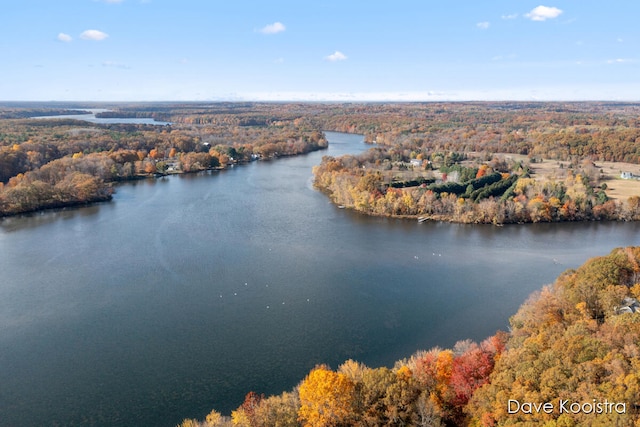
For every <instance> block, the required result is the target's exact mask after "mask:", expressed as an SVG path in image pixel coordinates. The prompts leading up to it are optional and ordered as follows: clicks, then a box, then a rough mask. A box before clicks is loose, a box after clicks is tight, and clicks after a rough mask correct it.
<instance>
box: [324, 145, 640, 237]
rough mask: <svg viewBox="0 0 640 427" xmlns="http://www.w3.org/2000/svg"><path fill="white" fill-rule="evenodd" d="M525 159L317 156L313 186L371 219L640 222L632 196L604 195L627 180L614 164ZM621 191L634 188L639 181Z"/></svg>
mask: <svg viewBox="0 0 640 427" xmlns="http://www.w3.org/2000/svg"><path fill="white" fill-rule="evenodd" d="M523 157H524V156H516V155H506V154H498V155H486V154H485V155H479V154H478V153H456V152H454V153H450V154H448V155H447V156H444V157H443V156H442V154H441V153H439V152H434V153H431V154H425V155H422V154H421V157H420V158H416V159H411V160H410V161H403V160H397V161H393V160H390V158H389V157H388V154H387V151H386V150H385V149H375V150H369V151H368V152H366V153H363V154H361V155H360V156H344V157H340V158H323V161H322V163H321V164H320V165H319V166H316V167H314V169H313V172H314V185H315V186H316V188H318V189H319V190H321V191H322V192H323V193H325V194H326V195H327V196H328V197H329V198H330V199H331V201H332V202H333V203H334V204H336V205H338V206H341V207H346V208H349V209H353V210H355V211H357V212H360V213H363V214H366V215H371V216H383V217H393V218H413V219H421V220H422V221H425V220H435V221H447V222H454V223H463V224H496V225H501V224H515V223H518V224H520V223H538V222H572V221H601V220H614V221H615V220H618V221H636V220H639V219H640V197H639V196H638V195H637V194H636V195H631V196H630V197H628V198H626V199H623V198H621V197H617V198H609V196H608V195H607V190H608V189H609V186H611V187H613V188H614V189H615V190H616V191H617V192H616V193H615V194H617V195H619V194H620V190H619V186H620V185H622V184H623V183H625V180H622V179H618V180H615V181H614V176H613V175H612V174H611V171H612V170H615V169H613V168H614V166H611V165H609V166H608V169H607V171H606V173H605V171H604V170H603V169H602V167H598V166H597V165H596V164H595V163H593V162H590V161H589V162H582V163H580V164H576V163H562V162H553V165H554V167H549V164H550V163H552V162H551V161H549V160H546V161H544V160H542V159H536V158H531V159H530V161H527V160H526V158H523ZM543 163H544V165H545V166H544V167H542V166H541V165H542V164H543ZM618 166H619V167H622V166H620V165H616V167H618ZM633 184H635V186H633ZM614 185H615V187H614ZM627 186H628V187H629V188H635V189H640V182H636V181H634V182H630V183H629V184H628V185H627ZM627 194H633V193H632V192H629V193H627Z"/></svg>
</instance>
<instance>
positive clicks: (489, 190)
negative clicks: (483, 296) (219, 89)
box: [0, 102, 640, 224]
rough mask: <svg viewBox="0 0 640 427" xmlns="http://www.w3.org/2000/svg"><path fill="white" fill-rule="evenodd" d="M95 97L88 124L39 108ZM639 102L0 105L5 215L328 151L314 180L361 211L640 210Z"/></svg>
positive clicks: (603, 214) (587, 216) (567, 215)
mask: <svg viewBox="0 0 640 427" xmlns="http://www.w3.org/2000/svg"><path fill="white" fill-rule="evenodd" d="M98 107H100V108H104V109H107V110H108V111H103V112H100V113H98V114H97V117H103V118H146V119H156V120H162V121H166V122H169V123H170V124H169V125H166V126H159V125H150V124H129V123H127V124H96V123H88V122H82V121H78V120H72V119H64V118H56V119H48V120H42V119H34V118H33V117H35V116H43V115H60V114H78V112H79V111H81V110H83V109H87V108H98ZM639 124H640V105H639V104H631V103H604V102H572V103H558V102H556V103H522V102H519V103H518V102H467V103H358V104H351V103H341V104H326V103H282V104H281V103H211V104H201V103H184V104H175V103H173V104H170V103H154V104H122V105H102V104H101V105H95V104H86V105H78V104H63V103H30V104H24V103H23V104H18V103H5V104H3V105H0V216H6V215H12V214H17V213H23V212H30V211H36V210H40V209H46V208H51V207H63V206H70V205H77V204H84V203H89V202H95V201H103V200H109V199H110V198H111V195H112V192H113V187H112V183H114V182H117V181H122V180H130V179H139V178H144V177H152V176H161V175H166V174H172V173H190V172H198V171H203V170H216V169H224V168H226V167H229V166H231V165H234V164H238V163H244V162H249V161H252V160H265V159H273V158H277V157H281V156H291V155H297V154H303V153H307V152H310V151H313V150H318V149H323V148H325V147H326V146H327V141H326V139H325V138H324V135H323V133H322V132H323V131H339V132H348V133H359V134H363V135H364V138H365V142H367V143H369V144H371V146H372V148H371V149H370V150H368V151H367V152H365V153H363V154H361V155H359V156H343V157H341V158H331V157H326V158H324V159H323V161H322V164H320V165H319V166H318V167H316V168H315V169H314V174H315V185H316V187H317V188H319V189H320V190H322V191H323V192H325V193H326V194H328V195H329V197H330V198H331V199H332V201H334V202H335V203H336V204H337V205H340V206H341V207H346V208H351V209H355V210H357V211H359V212H362V213H365V214H369V215H383V216H399V217H413V218H418V219H420V220H427V219H429V220H444V221H453V222H467V223H493V224H504V223H516V222H517V223H520V222H551V221H583V220H637V219H639V218H640V198H639V197H638V195H639V194H640V181H638V180H637V177H638V176H639V175H640V167H638V164H639V163H640V127H639V126H638V125H639Z"/></svg>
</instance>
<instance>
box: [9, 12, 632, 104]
mask: <svg viewBox="0 0 640 427" xmlns="http://www.w3.org/2000/svg"><path fill="white" fill-rule="evenodd" d="M4 3H5V4H3V7H2V9H1V10H0V17H1V21H0V22H2V25H0V58H2V59H1V61H2V65H1V67H0V76H1V78H0V100H42V101H48V100H77V101H162V100H169V101H174V100H177V101H182V100H184V101H187V100H195V101H200V100H211V101H215V100H420V101H429V100H434V101H435V100H502V99H505V100H634V101H640V77H639V76H640V25H638V24H637V22H636V21H637V19H638V16H640V2H638V1H636V0H610V1H607V2H604V1H595V0H566V1H554V0H549V1H547V0H542V2H540V0H535V1H523V0H517V1H516V0H510V1H507V0H503V1H500V0H499V1H490V2H481V1H477V0H472V1H471V0H470V1H467V0H447V1H444V0H440V1H431V0H421V1H419V0H394V1H374V0H370V1H356V0H354V1H350V0H339V1H336V0H326V1H322V0H319V1H314V2H304V1H284V0H283V1H249V0H234V1H219V0H200V1H198V0H119V1H118V0H7V1H6V2H4Z"/></svg>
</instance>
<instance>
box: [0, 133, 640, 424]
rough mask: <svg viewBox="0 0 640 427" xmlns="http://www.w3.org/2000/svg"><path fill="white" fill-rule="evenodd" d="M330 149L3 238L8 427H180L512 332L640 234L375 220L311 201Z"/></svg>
mask: <svg viewBox="0 0 640 427" xmlns="http://www.w3.org/2000/svg"><path fill="white" fill-rule="evenodd" d="M327 137H328V139H329V141H330V147H329V149H328V150H326V151H320V152H315V153H311V154H308V155H304V156H298V157H291V158H284V159H279V160H275V161H263V162H254V163H251V164H248V165H244V166H240V167H234V168H231V169H229V170H227V171H224V172H210V173H204V174H199V175H180V176H171V177H165V178H160V179H156V180H145V181H136V182H132V183H127V184H123V185H120V186H118V187H117V192H116V194H115V196H114V199H113V201H112V202H110V203H103V204H97V205H93V206H89V207H84V208H79V209H69V210H62V211H54V212H44V213H38V214H33V215H28V216H23V217H15V218H8V219H5V220H3V221H2V222H0V274H1V278H0V425H5V426H15V425H56V424H58V425H109V426H131V425H136V426H175V425H176V424H177V423H179V422H180V421H181V420H182V419H183V418H187V417H189V418H195V417H197V418H200V419H202V418H203V417H204V416H205V415H206V414H207V413H208V412H209V411H210V410H211V409H213V408H216V409H217V410H219V411H222V412H223V413H226V414H229V413H230V411H231V410H232V409H235V408H236V407H237V406H239V405H240V404H241V403H242V401H243V398H244V395H245V394H246V393H247V392H249V391H252V390H253V391H256V392H258V393H265V394H266V395H269V394H279V393H281V392H282V391H284V390H290V389H292V388H293V387H294V386H295V385H296V384H297V383H298V382H299V381H301V380H302V379H303V378H304V376H305V375H306V374H307V373H308V371H309V370H310V369H312V368H313V367H314V366H315V365H316V364H319V363H327V364H329V365H330V366H331V367H333V368H336V367H337V366H338V365H339V364H340V363H342V362H343V361H345V360H346V359H349V358H353V359H356V360H358V361H361V362H364V363H366V364H367V365H369V366H381V365H387V366H392V365H393V362H394V361H395V360H397V359H400V358H403V357H408V356H410V355H411V354H412V353H414V352H415V351H416V350H419V349H428V348H431V347H433V346H442V347H450V346H452V345H453V344H454V343H455V342H456V341H458V340H462V339H466V338H471V339H474V340H482V339H484V338H485V337H487V336H489V335H491V334H493V333H495V331H496V330H497V329H503V330H506V329H507V327H508V319H509V316H511V315H513V314H514V313H515V311H516V310H517V308H518V307H519V305H520V304H521V303H522V302H523V301H524V300H525V299H526V297H527V296H528V295H529V294H530V293H531V292H532V291H535V290H537V289H540V288H541V287H542V286H543V285H544V284H546V283H550V282H552V281H553V280H554V278H555V277H556V276H557V275H558V274H560V273H561V272H562V271H564V270H566V269H568V268H575V267H577V266H579V265H580V264H582V263H583V262H584V261H585V260H587V259H588V258H590V257H593V256H597V255H604V254H607V253H609V252H610V251H611V250H612V249H613V248H614V247H619V246H627V245H640V239H639V238H638V231H640V225H639V224H637V223H573V224H530V225H509V226H504V227H493V226H488V225H482V226H477V225H460V224H447V223H422V224H418V223H417V221H410V220H395V219H387V218H373V217H366V216H362V215H359V214H356V213H354V212H351V211H349V210H346V209H338V208H336V207H335V206H333V205H332V204H330V203H329V201H328V199H327V197H326V196H324V195H323V194H321V193H319V192H317V191H315V190H314V189H313V187H312V175H311V168H312V166H313V165H316V164H319V163H320V160H321V158H322V156H323V155H327V154H330V155H334V156H337V155H341V154H344V153H357V152H361V151H363V150H365V149H367V148H368V147H367V146H366V145H365V144H364V143H363V142H362V136H358V135H346V134H339V133H330V132H329V133H327Z"/></svg>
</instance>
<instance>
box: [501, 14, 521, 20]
mask: <svg viewBox="0 0 640 427" xmlns="http://www.w3.org/2000/svg"><path fill="white" fill-rule="evenodd" d="M517 17H518V14H517V13H510V14H508V15H502V16H501V17H500V18H502V19H516V18H517Z"/></svg>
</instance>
